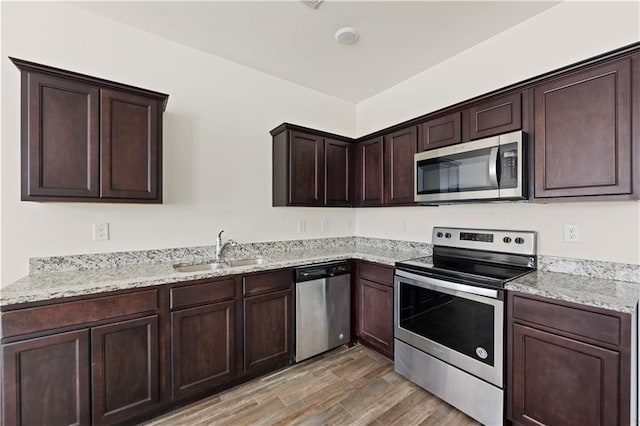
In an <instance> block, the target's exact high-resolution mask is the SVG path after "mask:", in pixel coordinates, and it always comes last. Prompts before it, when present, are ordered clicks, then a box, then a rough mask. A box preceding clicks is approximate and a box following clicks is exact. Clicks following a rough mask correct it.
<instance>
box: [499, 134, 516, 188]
mask: <svg viewBox="0 0 640 426" xmlns="http://www.w3.org/2000/svg"><path fill="white" fill-rule="evenodd" d="M517 186H518V147H517V146H516V144H509V145H505V146H504V147H500V188H516V187H517Z"/></svg>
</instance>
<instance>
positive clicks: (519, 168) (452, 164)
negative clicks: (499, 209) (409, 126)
mask: <svg viewBox="0 0 640 426" xmlns="http://www.w3.org/2000/svg"><path fill="white" fill-rule="evenodd" d="M525 142H526V133H524V132H522V131H517V132H512V133H505V134H503V135H499V136H493V137H490V138H485V139H480V140H476V141H472V142H466V143H461V144H457V145H452V146H447V147H444V148H439V149H432V150H430V151H425V152H419V153H417V154H415V174H414V176H415V181H414V183H415V186H414V189H415V201H416V202H419V203H423V204H438V203H440V202H443V203H447V202H456V201H472V200H521V199H524V198H526V196H527V188H526V185H525V178H526V164H525Z"/></svg>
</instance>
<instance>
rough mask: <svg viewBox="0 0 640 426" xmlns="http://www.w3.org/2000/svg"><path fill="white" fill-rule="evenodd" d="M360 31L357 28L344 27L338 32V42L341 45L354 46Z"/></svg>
mask: <svg viewBox="0 0 640 426" xmlns="http://www.w3.org/2000/svg"><path fill="white" fill-rule="evenodd" d="M358 36H359V34H358V31H356V29H355V28H351V27H344V28H340V29H339V30H338V31H336V35H335V37H336V40H337V41H338V43H340V44H352V43H355V42H356V41H357V40H358Z"/></svg>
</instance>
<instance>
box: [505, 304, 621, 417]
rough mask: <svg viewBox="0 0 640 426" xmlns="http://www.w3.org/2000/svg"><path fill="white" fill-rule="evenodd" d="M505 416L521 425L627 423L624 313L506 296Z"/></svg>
mask: <svg viewBox="0 0 640 426" xmlns="http://www.w3.org/2000/svg"><path fill="white" fill-rule="evenodd" d="M508 302H509V303H508V306H507V310H508V312H509V313H508V320H509V327H508V330H507V336H508V341H507V345H508V346H507V347H508V348H509V350H508V351H507V384H506V387H507V417H508V418H509V420H512V421H513V422H514V423H515V424H522V425H559V426H563V425H566V426H570V425H586V426H588V425H603V426H606V425H628V424H629V421H630V413H631V406H632V405H631V396H630V389H631V382H632V379H631V356H630V352H631V343H630V339H631V316H630V315H629V314H623V313H618V312H613V311H608V310H605V309H599V308H591V307H586V306H583V305H578V304H575V303H569V302H559V301H556V300H551V299H546V298H541V297H535V296H525V295H521V294H518V293H515V294H514V293H513V292H510V294H509V297H508Z"/></svg>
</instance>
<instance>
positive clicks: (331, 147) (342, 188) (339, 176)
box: [324, 139, 353, 207]
mask: <svg viewBox="0 0 640 426" xmlns="http://www.w3.org/2000/svg"><path fill="white" fill-rule="evenodd" d="M324 149H325V159H326V162H325V179H326V185H325V205H327V206H338V207H349V206H351V199H352V192H353V190H352V188H351V181H352V180H351V174H352V166H351V165H352V162H353V161H352V160H353V156H352V151H353V144H351V143H349V142H340V141H334V140H331V139H325V144H324Z"/></svg>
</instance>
